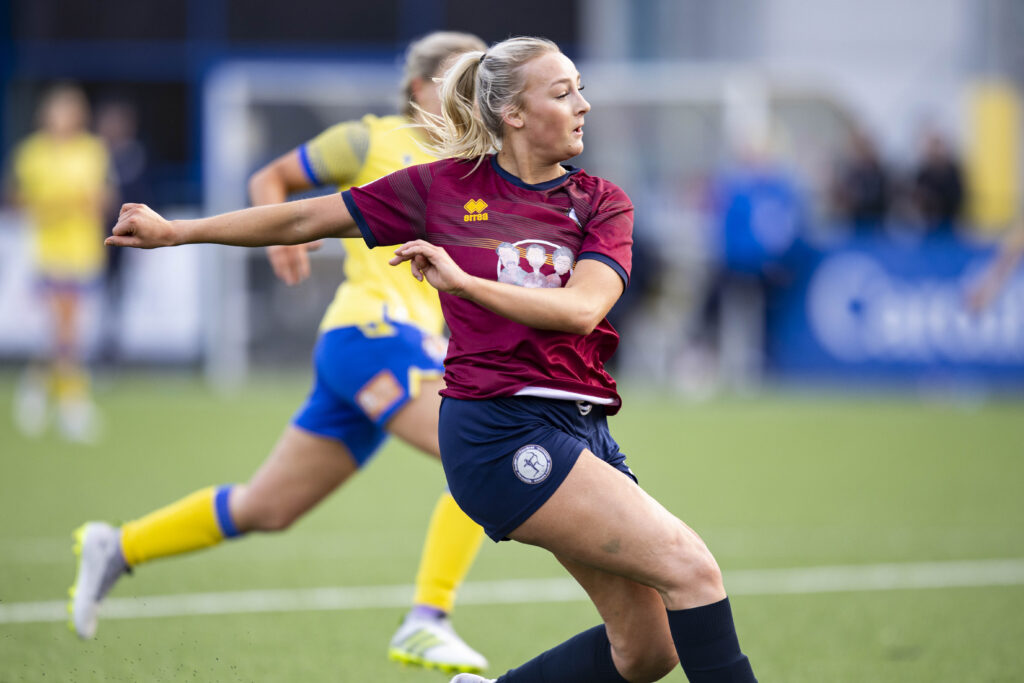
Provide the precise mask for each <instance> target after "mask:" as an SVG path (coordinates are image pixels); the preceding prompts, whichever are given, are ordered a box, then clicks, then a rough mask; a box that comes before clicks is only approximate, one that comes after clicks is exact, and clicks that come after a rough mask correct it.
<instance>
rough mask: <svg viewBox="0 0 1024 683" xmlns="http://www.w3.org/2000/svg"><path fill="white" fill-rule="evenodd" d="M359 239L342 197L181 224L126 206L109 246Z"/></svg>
mask: <svg viewBox="0 0 1024 683" xmlns="http://www.w3.org/2000/svg"><path fill="white" fill-rule="evenodd" d="M359 235H360V233H359V228H358V227H357V226H356V222H355V221H354V220H353V219H352V216H351V214H349V212H348V209H347V208H346V207H345V202H344V201H343V200H342V198H341V195H339V194H330V195H326V196H323V197H313V198H311V199H300V200H298V201H294V202H286V203H284V204H271V205H268V206H254V207H252V208H249V209H242V210H240V211H232V212H230V213H222V214H220V215H217V216H210V217H208V218H196V219H190V220H176V221H169V220H167V219H165V218H164V217H163V216H161V215H160V214H158V213H157V212H155V211H153V210H152V209H151V208H149V207H148V206H146V205H145V204H125V205H123V206H122V207H121V214H120V215H119V216H118V219H117V225H115V226H114V229H113V232H112V233H111V236H110V237H108V238H107V239H106V241H105V243H106V244H108V245H111V246H115V247H136V248H138V249H154V248H156V247H173V246H177V245H179V244H200V243H207V242H208V243H212V244H228V245H232V246H238V247H265V246H269V245H272V244H304V243H306V242H312V241H314V240H318V239H321V238H324V237H359Z"/></svg>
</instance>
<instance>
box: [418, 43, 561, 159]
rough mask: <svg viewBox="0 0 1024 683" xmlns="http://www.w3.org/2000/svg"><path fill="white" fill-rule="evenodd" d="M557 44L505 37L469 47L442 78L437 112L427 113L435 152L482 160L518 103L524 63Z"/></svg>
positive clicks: (494, 146)
mask: <svg viewBox="0 0 1024 683" xmlns="http://www.w3.org/2000/svg"><path fill="white" fill-rule="evenodd" d="M558 51H559V50H558V46H557V45H555V44H554V43H552V42H551V41H550V40H546V39H544V38H529V37H520V38H509V39H508V40H503V41H502V42H500V43H496V44H494V45H492V46H491V47H490V48H488V49H487V51H486V52H467V53H465V54H463V55H461V56H460V57H459V58H458V60H456V62H455V63H454V64H453V65H452V66H451V68H449V69H448V71H447V72H445V75H444V79H443V80H442V81H441V91H440V97H441V116H440V117H437V116H425V117H424V118H425V126H426V127H427V129H428V130H429V131H430V133H431V136H432V137H433V138H434V139H435V140H436V141H437V144H436V148H437V152H438V155H439V156H442V157H456V158H461V159H478V160H479V159H482V158H483V156H484V155H485V154H489V153H491V152H496V151H498V150H499V149H501V136H502V121H503V117H504V115H505V114H506V113H507V112H512V111H515V110H516V109H517V108H518V107H519V105H520V97H521V95H522V91H523V87H524V85H525V83H524V80H525V79H524V76H523V74H522V69H521V67H522V66H523V65H524V64H526V62H528V61H530V60H531V59H534V58H536V57H539V56H541V55H543V54H546V53H548V52H558Z"/></svg>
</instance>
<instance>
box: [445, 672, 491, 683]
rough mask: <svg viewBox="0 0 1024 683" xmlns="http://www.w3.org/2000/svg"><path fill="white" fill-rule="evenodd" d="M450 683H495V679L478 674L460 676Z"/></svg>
mask: <svg viewBox="0 0 1024 683" xmlns="http://www.w3.org/2000/svg"><path fill="white" fill-rule="evenodd" d="M450 683H494V679H493V678H484V677H483V676H477V675H476V674H459V675H458V676H456V677H455V678H453V679H452V680H451V681H450Z"/></svg>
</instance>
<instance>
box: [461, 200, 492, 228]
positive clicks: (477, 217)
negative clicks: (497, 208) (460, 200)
mask: <svg viewBox="0 0 1024 683" xmlns="http://www.w3.org/2000/svg"><path fill="white" fill-rule="evenodd" d="M462 208H464V209H465V210H466V215H465V216H463V217H462V220H464V221H466V222H467V223H470V222H472V221H485V220H487V214H486V213H484V212H483V211H484V209H486V208H487V202H485V201H484V200H482V199H470V200H469V201H468V202H466V203H465V204H463V205H462Z"/></svg>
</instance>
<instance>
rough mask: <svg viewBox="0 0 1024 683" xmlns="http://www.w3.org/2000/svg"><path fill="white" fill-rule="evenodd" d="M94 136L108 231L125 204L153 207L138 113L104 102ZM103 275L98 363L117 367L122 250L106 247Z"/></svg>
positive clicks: (124, 104)
mask: <svg viewBox="0 0 1024 683" xmlns="http://www.w3.org/2000/svg"><path fill="white" fill-rule="evenodd" d="M96 134H97V135H98V136H99V137H100V139H101V140H103V143H104V144H105V145H106V146H107V152H108V154H109V155H110V163H111V167H112V178H113V182H114V194H115V197H114V200H113V201H111V202H110V203H109V205H108V206H109V208H108V210H107V212H106V215H105V217H104V227H105V228H107V229H109V228H110V227H112V226H113V225H114V224H115V223H116V222H117V214H118V211H119V210H120V207H121V204H122V203H124V202H136V203H139V204H153V194H152V191H151V189H150V183H149V170H148V168H147V165H148V158H147V153H146V148H145V146H144V145H143V144H142V141H141V140H139V138H138V110H137V109H136V107H135V105H134V104H133V103H132V102H131V101H130V100H129V99H127V98H124V97H116V98H107V99H104V100H103V101H102V102H101V104H100V105H99V106H98V107H97V108H96ZM106 252H107V267H106V272H105V274H104V297H103V325H102V337H101V339H100V345H99V346H100V348H99V358H98V360H99V361H100V362H102V363H105V364H107V365H111V364H114V363H116V361H117V360H118V358H119V353H120V343H121V342H120V340H121V335H120V325H119V319H120V315H121V303H122V295H123V291H122V289H123V287H124V284H123V282H124V278H123V269H124V254H125V251H124V250H123V249H118V248H116V247H107V249H106Z"/></svg>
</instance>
